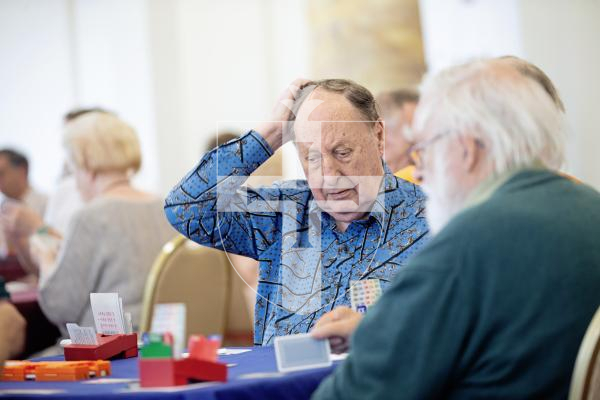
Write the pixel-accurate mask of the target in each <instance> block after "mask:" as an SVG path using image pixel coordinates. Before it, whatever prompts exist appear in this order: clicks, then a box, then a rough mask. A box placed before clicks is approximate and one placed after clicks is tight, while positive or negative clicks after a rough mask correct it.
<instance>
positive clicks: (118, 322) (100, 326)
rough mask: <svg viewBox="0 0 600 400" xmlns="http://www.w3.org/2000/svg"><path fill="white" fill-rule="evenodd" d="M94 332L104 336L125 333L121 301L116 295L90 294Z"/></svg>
mask: <svg viewBox="0 0 600 400" xmlns="http://www.w3.org/2000/svg"><path fill="white" fill-rule="evenodd" d="M90 303H91V305H92V313H93V314H94V323H95V324H96V330H97V331H98V333H100V334H104V335H118V334H124V333H125V324H124V322H123V309H122V300H121V299H120V298H119V294H118V293H90Z"/></svg>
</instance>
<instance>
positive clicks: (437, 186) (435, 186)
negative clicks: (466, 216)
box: [422, 157, 467, 235]
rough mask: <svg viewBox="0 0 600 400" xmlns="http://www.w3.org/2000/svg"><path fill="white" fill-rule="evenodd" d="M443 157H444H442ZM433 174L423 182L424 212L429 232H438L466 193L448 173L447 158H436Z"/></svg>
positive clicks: (458, 208) (462, 201)
mask: <svg viewBox="0 0 600 400" xmlns="http://www.w3.org/2000/svg"><path fill="white" fill-rule="evenodd" d="M444 158H445V157H444ZM438 160H439V161H438V162H436V168H435V171H434V173H433V174H431V176H430V177H429V179H427V180H428V181H429V183H428V184H423V185H422V189H423V191H424V192H425V194H426V195H427V203H426V209H425V214H426V216H427V223H428V224H429V229H430V232H431V233H432V234H434V235H436V234H438V233H439V232H440V231H441V230H442V229H443V228H444V227H445V226H446V225H447V224H448V222H450V220H451V219H452V218H454V216H456V214H458V213H459V212H460V211H461V210H462V209H463V208H464V204H465V198H466V195H467V194H466V193H464V190H462V188H461V187H460V185H459V184H457V182H456V180H455V179H453V178H454V177H452V176H451V175H450V174H449V168H447V160H445V159H444V160H442V159H438Z"/></svg>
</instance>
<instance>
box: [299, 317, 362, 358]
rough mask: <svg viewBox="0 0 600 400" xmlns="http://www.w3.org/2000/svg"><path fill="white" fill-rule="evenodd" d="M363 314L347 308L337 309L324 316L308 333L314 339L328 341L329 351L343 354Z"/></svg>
mask: <svg viewBox="0 0 600 400" xmlns="http://www.w3.org/2000/svg"><path fill="white" fill-rule="evenodd" d="M362 317H363V314H361V313H358V312H356V311H353V310H351V309H350V308H348V307H337V308H335V309H334V310H333V311H330V312H328V313H327V314H324V315H323V316H322V317H321V318H320V319H319V320H318V321H317V323H316V324H315V326H314V328H313V329H312V331H311V332H310V334H311V335H312V337H314V338H315V339H328V340H329V344H330V345H331V351H333V352H334V353H343V352H346V351H348V348H349V345H350V336H351V335H352V334H353V333H354V331H355V330H356V328H357V327H358V324H359V323H360V321H361V320H362Z"/></svg>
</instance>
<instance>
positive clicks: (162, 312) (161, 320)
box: [150, 303, 186, 358]
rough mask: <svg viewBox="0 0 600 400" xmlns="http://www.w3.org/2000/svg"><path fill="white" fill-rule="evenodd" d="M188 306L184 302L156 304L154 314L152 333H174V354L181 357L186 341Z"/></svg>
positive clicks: (175, 356)
mask: <svg viewBox="0 0 600 400" xmlns="http://www.w3.org/2000/svg"><path fill="white" fill-rule="evenodd" d="M185 313H186V308H185V304H184V303H164V304H156V305H155V306H154V314H153V316H152V326H151V327H150V332H152V333H167V332H170V333H171V334H172V335H173V341H174V343H173V356H174V358H181V355H182V353H183V347H184V342H185V327H186V325H185V323H186V320H185V317H186V314H185Z"/></svg>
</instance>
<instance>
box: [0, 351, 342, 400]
mask: <svg viewBox="0 0 600 400" xmlns="http://www.w3.org/2000/svg"><path fill="white" fill-rule="evenodd" d="M219 359H220V361H222V362H225V363H228V364H237V365H235V366H232V367H229V371H228V382H227V383H201V384H194V385H189V386H188V387H187V388H189V389H187V390H183V391H176V392H165V391H154V390H152V389H150V388H148V389H144V391H142V392H140V391H129V392H128V390H131V389H130V386H131V385H132V384H130V383H111V384H89V383H87V384H86V383H83V382H86V381H79V382H32V381H27V382H0V398H2V399H5V398H17V399H39V398H45V399H82V398H85V399H102V400H110V399H137V400H141V399H178V400H179V399H186V400H191V399H202V400H204V399H219V400H223V399H278V398H282V399H283V398H284V399H307V398H309V397H310V395H311V394H312V392H313V391H314V390H315V389H316V388H317V386H318V385H319V383H320V382H321V380H323V378H325V377H326V376H327V375H329V374H330V373H331V371H333V369H334V368H335V364H334V366H332V367H328V368H319V369H313V370H307V371H300V372H292V373H287V374H281V375H279V376H271V377H261V378H244V377H243V375H246V374H253V373H276V372H277V365H276V362H275V351H274V349H273V347H272V346H268V347H267V346H266V347H254V348H252V351H250V352H246V353H242V354H232V355H227V356H220V357H219ZM44 360H62V357H49V358H45V359H44ZM111 364H112V365H111V366H112V374H111V376H109V377H108V378H136V379H137V378H139V373H138V359H137V358H130V359H127V360H114V361H112V362H111ZM133 385H134V386H137V385H136V384H133ZM2 389H58V390H64V392H62V393H56V394H45V395H40V394H19V395H16V394H1V393H2ZM133 390H135V389H133Z"/></svg>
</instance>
